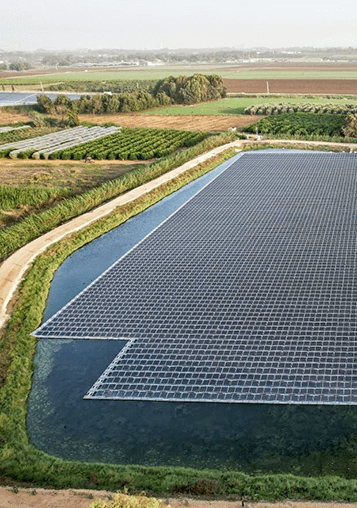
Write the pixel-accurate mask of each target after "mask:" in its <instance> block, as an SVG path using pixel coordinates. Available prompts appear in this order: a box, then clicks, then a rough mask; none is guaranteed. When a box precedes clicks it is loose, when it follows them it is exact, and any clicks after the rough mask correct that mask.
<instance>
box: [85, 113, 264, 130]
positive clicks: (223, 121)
mask: <svg viewBox="0 0 357 508" xmlns="http://www.w3.org/2000/svg"><path fill="white" fill-rule="evenodd" d="M260 118H262V117H260V116H257V115H255V116H253V117H252V116H249V115H237V116H233V115H227V116H215V115H202V116H200V115H192V116H189V115H170V116H161V115H140V114H133V115H123V114H120V115H79V119H80V120H81V121H87V122H93V123H101V124H104V123H107V122H113V123H117V124H119V125H122V126H123V127H153V128H156V129H179V130H185V131H217V132H221V131H226V130H227V129H229V128H230V127H237V129H240V128H241V127H245V126H246V125H251V124H252V123H255V122H257V121H258V120H259V119H260Z"/></svg>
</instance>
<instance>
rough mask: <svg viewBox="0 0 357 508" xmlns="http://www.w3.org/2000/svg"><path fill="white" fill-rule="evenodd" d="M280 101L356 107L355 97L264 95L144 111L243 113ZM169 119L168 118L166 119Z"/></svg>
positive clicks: (165, 112)
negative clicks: (285, 96) (256, 106)
mask: <svg viewBox="0 0 357 508" xmlns="http://www.w3.org/2000/svg"><path fill="white" fill-rule="evenodd" d="M280 102H289V103H291V104H303V103H306V102H310V103H311V104H326V103H327V102H329V103H331V104H337V105H346V104H353V105H354V106H356V107H357V98H356V99H351V98H349V99H337V98H332V99H330V98H328V99H327V98H325V97H316V96H314V97H310V98H309V99H307V98H306V97H289V98H288V99H285V98H283V97H274V96H265V97H264V98H263V97H227V98H225V99H220V100H218V101H212V102H205V103H201V104H194V105H191V106H178V105H175V106H163V107H162V108H154V109H150V110H148V111H145V114H146V115H164V116H168V117H171V116H172V115H185V116H190V115H218V116H222V115H244V114H245V109H246V108H248V107H250V106H254V105H257V104H263V103H269V104H279V103H280ZM168 120H169V119H168Z"/></svg>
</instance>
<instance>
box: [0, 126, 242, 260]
mask: <svg viewBox="0 0 357 508" xmlns="http://www.w3.org/2000/svg"><path fill="white" fill-rule="evenodd" d="M235 138H236V136H235V134H234V133H232V132H224V133H222V134H218V135H214V136H210V137H209V138H206V139H204V140H203V141H201V142H200V143H197V145H195V146H193V147H191V148H188V149H187V150H183V151H181V152H178V153H176V154H174V155H171V156H168V157H166V158H164V159H161V160H160V161H158V162H154V163H153V164H150V165H148V166H145V167H139V168H136V169H134V170H133V171H131V172H130V173H127V174H125V175H123V176H121V177H120V178H118V179H116V180H112V181H110V182H106V183H104V184H103V185H101V186H100V187H97V188H95V189H91V190H89V191H88V192H86V193H84V194H82V195H80V196H75V197H73V198H70V199H66V200H65V201H63V202H61V203H59V204H58V205H56V206H54V207H53V208H51V209H49V210H46V211H44V212H42V213H39V214H32V215H30V216H29V217H27V218H26V219H24V220H23V221H22V222H20V223H18V224H16V225H14V226H11V227H9V228H7V229H6V230H4V231H1V232H0V261H2V260H4V259H5V258H6V257H8V256H9V255H10V254H11V253H12V252H14V251H15V250H17V249H19V248H20V247H22V246H23V245H25V244H26V243H28V242H30V241H31V240H33V239H34V238H37V237H38V236H40V235H42V234H44V233H46V232H47V231H50V230H52V229H54V228H55V227H56V226H59V225H60V224H63V223H64V222H66V221H68V220H69V219H72V218H73V217H77V216H78V215H81V214H82V213H85V212H88V211H89V210H92V209H93V208H95V207H97V206H99V205H101V204H103V203H105V202H106V201H108V200H110V199H112V198H115V197H117V196H119V195H120V194H123V193H124V192H127V191H129V190H131V189H134V188H135V187H138V186H139V185H142V184H143V183H146V182H148V181H150V180H153V179H154V178H157V177H158V176H160V175H162V174H164V173H166V172H167V171H169V170H170V169H173V168H176V167H179V166H181V165H182V164H184V163H185V162H187V161H189V160H191V159H193V158H194V157H196V156H198V155H200V154H202V153H204V152H207V151H208V150H211V149H212V148H215V147H217V146H220V145H223V144H225V143H229V142H230V141H233V140H234V139H235Z"/></svg>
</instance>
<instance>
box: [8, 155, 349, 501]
mask: <svg viewBox="0 0 357 508" xmlns="http://www.w3.org/2000/svg"><path fill="white" fill-rule="evenodd" d="M265 147H267V146H266V145H265ZM234 153H235V152H234V151H232V150H230V151H228V152H227V151H226V152H224V153H222V154H220V155H219V156H216V157H215V158H212V159H210V160H209V161H206V162H205V163H203V164H201V165H199V166H197V167H195V168H193V169H192V170H190V171H187V172H186V173H184V174H182V175H180V176H179V177H177V178H175V179H174V180H172V181H171V182H168V183H166V184H164V185H162V186H161V187H159V188H157V189H155V190H153V191H151V192H150V193H148V194H146V195H145V196H142V197H141V198H139V199H137V200H135V201H133V202H130V203H128V204H127V205H125V206H122V207H119V208H117V209H116V210H115V211H113V212H112V213H111V214H110V215H108V216H107V217H105V218H103V219H101V220H99V221H97V222H96V223H95V224H93V225H91V226H89V227H87V228H85V229H83V230H82V231H80V232H79V233H77V234H75V235H70V236H68V237H66V238H65V239H63V240H61V241H60V242H58V243H57V244H55V245H53V246H51V247H50V248H49V249H47V251H46V252H45V253H43V254H41V255H40V256H39V257H38V258H37V259H36V261H35V262H34V264H33V266H32V267H31V269H30V270H29V271H28V272H27V274H26V277H25V279H24V280H23V282H22V284H21V288H20V290H19V293H18V298H17V301H16V303H15V305H14V311H13V314H12V317H11V319H10V321H9V324H8V327H7V330H6V332H5V334H4V337H3V340H2V343H1V346H0V361H1V368H2V370H1V373H2V374H3V378H4V379H5V376H6V379H5V382H4V384H3V387H2V389H1V392H0V473H1V474H4V475H9V476H11V477H13V478H14V479H16V480H17V481H27V482H31V483H32V484H35V485H42V486H51V487H55V488H68V487H72V488H91V489H93V488H97V489H109V490H121V489H123V488H124V487H126V488H128V489H129V490H130V492H138V491H140V490H143V489H144V490H145V491H147V492H148V493H151V492H153V493H164V492H165V493H184V494H189V495H200V496H210V497H217V496H222V495H224V496H228V495H235V496H239V497H241V498H245V499H283V498H290V499H310V500H311V499H316V500H332V499H334V500H337V499H340V500H346V501H350V502H355V501H357V480H355V479H345V478H341V477H338V476H325V477H320V478H310V477H301V476H294V475H291V474H280V475H263V474H258V475H253V476H250V475H247V474H245V473H242V472H240V471H230V470H225V471H220V470H208V469H206V470H196V469H192V468H182V467H149V466H136V465H127V466H122V465H114V464H100V463H82V462H76V461H66V460H62V459H60V458H58V457H54V456H50V455H48V454H46V453H44V452H42V451H41V450H38V449H37V448H35V447H34V446H33V445H31V444H30V443H29V439H28V435H27V431H26V412H27V398H28V395H29V393H30V389H31V379H32V371H33V356H34V353H35V350H36V339H35V338H34V337H31V336H30V335H29V334H30V333H31V332H32V331H33V330H34V329H35V328H36V327H37V326H38V325H39V324H40V321H41V318H42V314H43V310H44V307H45V303H46V298H47V294H48V291H49V288H50V284H51V280H52V278H53V275H54V273H55V271H56V269H57V268H58V267H59V266H60V264H61V263H62V262H63V261H64V260H65V259H66V258H67V257H68V256H69V255H70V254H71V253H72V252H74V251H75V250H77V249H79V248H80V247H82V246H83V245H85V244H86V243H88V242H90V241H92V240H93V239H95V238H97V237H99V236H100V235H102V234H103V233H105V232H106V231H109V230H110V229H113V228H114V227H116V226H118V225H120V224H122V223H123V222H125V221H126V220H127V219H128V218H130V217H132V216H133V215H136V214H137V213H139V212H141V211H142V210H144V209H146V208H148V207H149V206H151V205H152V204H154V203H156V202H157V201H159V200H161V199H162V198H163V197H165V196H166V195H168V194H170V193H172V192H174V191H175V190H177V189H179V188H181V187H182V186H183V185H186V184H187V183H189V182H190V181H192V180H194V179H196V178H198V177H199V176H201V175H202V174H204V173H207V172H208V171H210V170H211V169H213V168H214V167H216V166H217V165H219V164H221V163H222V162H223V161H224V160H227V159H228V158H230V157H231V156H232V155H234Z"/></svg>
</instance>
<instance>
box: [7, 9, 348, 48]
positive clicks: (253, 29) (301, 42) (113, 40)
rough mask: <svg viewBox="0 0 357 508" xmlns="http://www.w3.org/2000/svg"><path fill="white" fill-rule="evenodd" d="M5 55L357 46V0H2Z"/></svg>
mask: <svg viewBox="0 0 357 508" xmlns="http://www.w3.org/2000/svg"><path fill="white" fill-rule="evenodd" d="M0 1H1V2H2V4H3V5H2V7H1V10H0V49H5V50H13V51H19V50H29V51H32V50H35V49H39V48H44V49H49V50H56V49H58V50H61V49H62V50H66V49H77V48H88V49H102V48H115V49H160V48H173V49H175V48H210V47H212V48H215V47H236V48H250V47H257V46H262V47H270V48H277V47H292V46H305V47H306V46H314V47H332V46H333V47H335V46H337V47H348V46H353V47H357V29H356V27H357V2H355V1H353V0H352V1H347V0H339V1H338V2H336V1H335V0H310V1H308V0H300V1H299V2H298V3H297V2H296V3H295V2H289V0H287V1H286V0H285V1H280V0H270V1H267V0H253V1H249V0H245V1H242V0H221V1H220V0H174V1H169V0H10V1H9V0H6V2H5V0H0Z"/></svg>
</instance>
